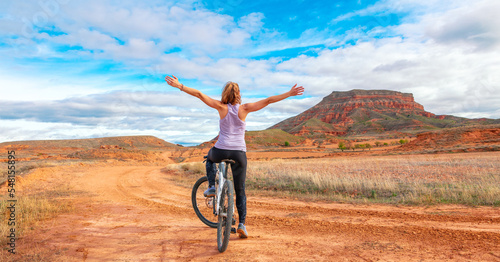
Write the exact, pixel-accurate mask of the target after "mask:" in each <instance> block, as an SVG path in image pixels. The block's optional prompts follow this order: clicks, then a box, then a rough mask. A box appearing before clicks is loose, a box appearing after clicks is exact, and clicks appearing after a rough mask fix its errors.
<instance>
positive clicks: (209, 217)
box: [191, 176, 218, 228]
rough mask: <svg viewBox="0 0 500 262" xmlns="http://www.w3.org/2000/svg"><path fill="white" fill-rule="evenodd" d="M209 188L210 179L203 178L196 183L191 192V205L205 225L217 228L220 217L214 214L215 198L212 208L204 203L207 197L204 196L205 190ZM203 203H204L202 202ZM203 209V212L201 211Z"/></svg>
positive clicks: (213, 198)
mask: <svg viewBox="0 0 500 262" xmlns="http://www.w3.org/2000/svg"><path fill="white" fill-rule="evenodd" d="M207 188H208V178H207V177H206V176H203V177H201V178H200V179H198V181H196V183H195V184H194V186H193V190H192V192H191V203H192V204H193V209H194V212H195V213H196V215H197V216H198V218H199V219H200V220H201V222H203V223H204V224H205V225H207V226H209V227H211V228H216V227H217V225H218V217H217V216H216V215H215V214H214V212H213V211H214V206H215V197H212V199H211V201H212V207H211V208H210V207H209V206H207V204H206V203H205V202H204V201H203V200H206V197H204V196H203V192H204V190H206V189H207ZM202 201H203V202H202ZM200 208H202V210H200Z"/></svg>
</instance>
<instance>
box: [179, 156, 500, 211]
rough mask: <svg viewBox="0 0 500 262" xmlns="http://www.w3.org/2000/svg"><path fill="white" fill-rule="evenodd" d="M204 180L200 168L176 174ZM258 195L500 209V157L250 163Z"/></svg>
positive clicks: (251, 185) (250, 183) (194, 166)
mask: <svg viewBox="0 0 500 262" xmlns="http://www.w3.org/2000/svg"><path fill="white" fill-rule="evenodd" d="M179 168H180V170H182V171H183V172H186V171H191V172H190V173H192V174H193V176H194V175H201V174H203V173H204V172H205V171H204V165H203V164H201V163H188V164H179V167H178V168H177V169H179ZM246 183H247V187H248V189H249V190H252V191H255V192H256V193H265V194H268V195H269V194H272V195H274V196H294V197H301V198H306V199H320V200H334V201H341V202H348V203H368V202H373V203H387V204H411V205H429V204H439V203H441V204H464V205H471V206H476V205H485V206H500V153H499V152H487V153H484V152H482V153H455V154H429V155H386V156H372V155H365V156H355V157H353V156H344V157H335V158H319V159H286V160H284V159H276V160H271V161H252V162H250V163H249V165H248V173H247V182H246Z"/></svg>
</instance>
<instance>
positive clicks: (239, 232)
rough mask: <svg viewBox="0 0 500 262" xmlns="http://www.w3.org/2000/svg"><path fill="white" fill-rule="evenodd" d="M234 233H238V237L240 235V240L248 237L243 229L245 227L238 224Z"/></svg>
mask: <svg viewBox="0 0 500 262" xmlns="http://www.w3.org/2000/svg"><path fill="white" fill-rule="evenodd" d="M236 232H238V235H240V238H247V237H248V233H247V229H246V228H245V225H243V223H240V224H239V225H238V230H236Z"/></svg>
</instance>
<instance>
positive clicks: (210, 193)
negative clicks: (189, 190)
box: [203, 186, 215, 197]
mask: <svg viewBox="0 0 500 262" xmlns="http://www.w3.org/2000/svg"><path fill="white" fill-rule="evenodd" d="M203 195H204V196H205V197H214V196H215V187H214V186H212V187H209V188H208V189H207V190H205V192H203Z"/></svg>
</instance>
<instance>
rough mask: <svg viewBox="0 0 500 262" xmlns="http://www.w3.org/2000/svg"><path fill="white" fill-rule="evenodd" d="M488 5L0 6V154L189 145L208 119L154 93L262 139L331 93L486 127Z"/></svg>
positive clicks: (492, 22) (492, 78)
mask: <svg viewBox="0 0 500 262" xmlns="http://www.w3.org/2000/svg"><path fill="white" fill-rule="evenodd" d="M498 13H500V2H499V1H497V0H480V1H462V0H453V1H451V0H440V1H438V0H422V1H415V0H401V1H396V0H381V1H363V0H359V1H306V0H304V1H290V0H289V1H243V0H229V1H222V0H217V1H142V2H139V1H97V0H91V1H85V2H83V1H75V0H41V1H38V0H37V1H7V0H0V57H1V59H0V88H1V90H0V91H1V94H2V96H1V97H0V100H1V101H0V142H3V141H14V140H32V139H70V138H89V137H103V136H119V135H154V136H157V137H160V138H162V139H165V140H167V141H170V142H175V143H183V144H196V143H201V142H204V141H207V140H209V139H211V138H213V137H215V136H216V135H217V133H218V114H217V112H215V111H214V110H213V109H209V108H207V107H206V106H205V105H204V104H203V103H201V102H200V101H197V100H196V99H195V98H192V97H189V96H188V95H186V94H183V93H181V92H179V91H178V90H177V89H174V88H171V87H169V86H168V85H166V83H165V82H164V80H163V78H164V76H165V75H166V74H174V75H176V76H177V77H179V78H180V79H181V82H182V83H184V84H185V85H188V86H191V87H194V88H197V89H200V90H202V91H203V92H205V93H206V94H208V95H210V96H212V97H214V98H218V97H220V92H221V89H222V86H223V85H224V83H225V82H227V81H235V82H238V83H239V84H240V87H241V89H242V95H243V98H244V101H243V102H252V101H256V100H258V99H261V98H264V97H267V96H270V95H275V94H279V93H282V92H285V91H287V90H288V89H289V88H290V87H291V86H292V85H293V84H295V83H298V84H299V85H303V86H304V87H305V88H306V92H305V95H304V96H303V97H297V98H294V99H288V100H285V101H282V102H280V103H277V104H273V105H271V106H269V107H268V108H266V109H265V110H263V111H260V112H257V113H255V114H253V115H250V116H249V117H248V118H247V127H248V130H261V129H265V128H267V127H269V126H271V125H273V124H275V123H277V122H279V121H281V120H283V119H286V118H288V117H290V116H294V115H296V114H299V113H301V112H302V111H304V110H306V109H307V108H309V107H311V106H313V105H315V104H316V103H318V102H319V101H320V100H321V99H322V98H323V97H324V96H326V95H328V94H329V93H331V92H332V91H347V90H351V89H389V90H395V91H401V92H409V93H413V94H414V97H415V100H416V101H417V102H419V103H421V104H422V105H423V106H424V107H425V109H426V110H427V111H430V112H432V113H435V114H451V115H456V116H463V117H470V118H478V117H488V118H500V107H499V106H498V105H500V74H498V72H500V19H498V18H497V14H498Z"/></svg>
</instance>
